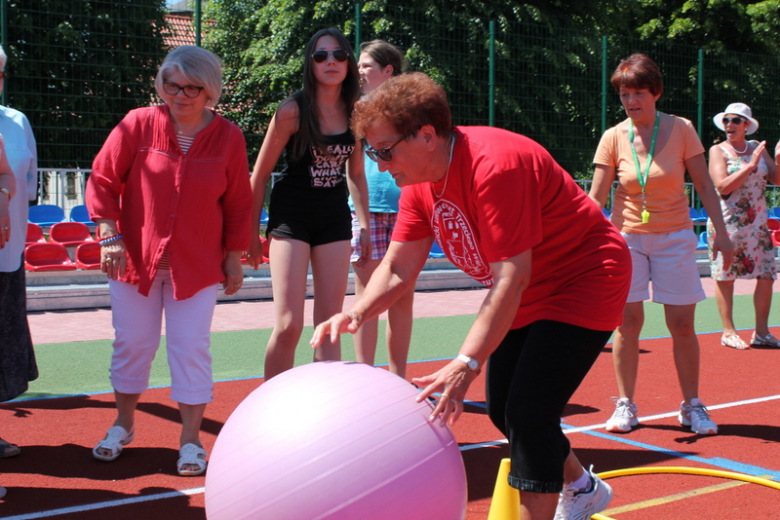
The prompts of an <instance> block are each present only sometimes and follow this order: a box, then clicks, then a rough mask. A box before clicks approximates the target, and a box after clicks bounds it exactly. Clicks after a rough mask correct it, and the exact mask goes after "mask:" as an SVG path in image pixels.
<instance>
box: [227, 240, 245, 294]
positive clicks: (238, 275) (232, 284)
mask: <svg viewBox="0 0 780 520" xmlns="http://www.w3.org/2000/svg"><path fill="white" fill-rule="evenodd" d="M241 254H242V252H241V251H228V253H227V256H226V257H225V261H224V262H222V271H223V272H224V273H225V279H224V280H223V281H222V288H223V289H225V295H226V296H230V295H231V294H236V293H237V292H238V290H239V289H241V286H242V285H243V283H244V268H243V267H242V266H241Z"/></svg>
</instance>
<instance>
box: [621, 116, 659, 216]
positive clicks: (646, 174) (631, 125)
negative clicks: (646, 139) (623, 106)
mask: <svg viewBox="0 0 780 520" xmlns="http://www.w3.org/2000/svg"><path fill="white" fill-rule="evenodd" d="M660 124H661V114H660V113H659V112H658V111H656V112H655V125H654V127H653V139H652V141H651V142H650V148H649V149H648V150H647V163H645V171H644V175H643V174H642V168H641V167H640V166H639V157H637V155H636V148H635V147H634V122H633V121H632V120H631V118H629V119H628V140H629V141H630V143H631V154H632V155H633V156H634V167H635V168H636V176H637V178H638V180H639V185H640V186H642V223H643V224H647V223H648V222H650V212H649V211H648V210H647V204H646V202H645V185H646V184H647V178H648V177H649V175H650V164H652V162H653V152H654V151H655V139H656V137H658V127H659V126H660Z"/></svg>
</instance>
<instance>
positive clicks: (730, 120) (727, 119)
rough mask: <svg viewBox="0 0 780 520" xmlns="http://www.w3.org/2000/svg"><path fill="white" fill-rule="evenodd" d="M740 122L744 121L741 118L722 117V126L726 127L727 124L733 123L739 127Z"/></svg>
mask: <svg viewBox="0 0 780 520" xmlns="http://www.w3.org/2000/svg"><path fill="white" fill-rule="evenodd" d="M742 121H744V119H742V118H741V117H724V118H723V126H726V125H727V124H729V123H734V124H735V125H741V124H742Z"/></svg>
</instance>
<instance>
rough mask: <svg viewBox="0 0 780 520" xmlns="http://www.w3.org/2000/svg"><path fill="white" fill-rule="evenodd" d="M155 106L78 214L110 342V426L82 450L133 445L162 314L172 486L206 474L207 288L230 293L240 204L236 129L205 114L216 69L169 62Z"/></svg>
mask: <svg viewBox="0 0 780 520" xmlns="http://www.w3.org/2000/svg"><path fill="white" fill-rule="evenodd" d="M155 88H156V89H157V93H158V94H159V96H160V97H161V98H162V100H163V101H164V102H165V104H164V105H159V106H153V107H148V108H139V109H136V110H133V111H131V112H130V113H129V114H127V116H125V118H124V119H123V120H122V122H120V123H119V125H118V126H117V127H116V128H114V130H113V131H112V132H111V135H109V137H108V139H107V140H106V142H105V144H104V145H103V148H102V149H101V150H100V153H99V154H98V156H97V157H96V158H95V162H94V164H93V166H92V168H93V169H92V175H91V176H90V178H89V183H88V185H87V194H86V197H87V206H88V207H89V211H90V215H91V217H92V220H94V221H95V222H97V223H98V233H99V236H100V237H101V242H100V243H101V245H102V246H103V247H102V250H101V269H102V270H103V272H105V273H106V274H107V275H108V278H109V289H110V292H111V307H112V311H113V324H114V329H115V331H116V339H115V340H114V344H113V346H114V351H113V356H112V360H111V383H112V385H113V387H114V393H115V396H116V405H117V419H116V421H115V422H114V425H113V426H112V427H111V428H110V429H109V430H108V433H107V434H106V436H105V438H104V439H103V440H102V441H100V443H98V445H97V446H96V447H95V448H94V449H93V450H92V453H93V455H94V456H95V458H97V459H99V460H104V461H112V460H114V459H116V458H117V457H118V456H119V455H120V454H121V452H122V449H123V447H124V446H126V445H127V444H129V443H130V441H132V440H133V437H134V435H135V427H134V426H135V422H134V415H135V408H136V405H137V403H138V399H139V397H140V396H141V393H142V392H143V391H144V390H146V388H147V386H148V382H149V372H150V368H151V363H152V360H153V359H154V356H155V353H156V351H157V348H158V347H159V345H160V335H161V325H162V323H161V322H162V315H163V313H164V314H165V322H166V345H167V351H168V364H169V365H170V371H171V399H173V400H174V401H177V402H178V403H179V410H180V412H181V419H182V432H181V438H180V447H181V448H180V450H179V455H180V457H179V460H178V462H177V470H178V472H179V474H180V475H200V474H201V473H203V472H204V471H205V470H206V451H205V450H204V449H203V446H202V444H201V442H200V438H199V431H200V425H201V421H202V419H203V413H204V411H205V409H206V404H207V403H208V402H210V401H211V399H212V388H213V383H212V377H211V354H210V352H209V346H210V328H211V319H212V315H213V311H214V306H215V305H216V300H217V290H218V284H219V283H220V282H221V283H222V285H223V287H224V289H225V294H228V295H230V294H234V293H235V292H236V291H238V289H239V288H240V287H241V282H242V280H243V270H242V267H241V253H242V251H244V250H245V249H247V247H248V246H249V240H248V237H249V231H250V221H249V218H250V214H251V210H252V198H251V191H250V187H249V166H248V163H247V155H246V143H245V141H244V137H243V135H242V133H241V130H240V129H239V128H238V127H237V126H236V125H235V124H233V123H230V122H229V121H227V120H226V119H224V118H223V117H221V116H220V115H218V114H217V113H216V112H214V110H213V109H212V108H209V107H213V106H214V105H215V104H216V103H217V101H218V100H219V96H220V93H221V91H222V75H221V63H220V60H219V58H217V57H216V56H215V55H213V54H212V53H210V52H209V51H206V50H204V49H201V48H198V47H193V46H183V47H179V48H177V49H176V50H174V51H172V52H171V53H170V54H169V55H168V57H167V58H166V59H165V61H164V62H163V64H162V66H161V68H160V70H159V72H158V73H157V78H156V80H155Z"/></svg>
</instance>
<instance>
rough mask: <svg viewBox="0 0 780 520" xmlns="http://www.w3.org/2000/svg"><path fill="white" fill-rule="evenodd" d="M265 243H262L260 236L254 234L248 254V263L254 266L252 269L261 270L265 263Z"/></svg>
mask: <svg viewBox="0 0 780 520" xmlns="http://www.w3.org/2000/svg"><path fill="white" fill-rule="evenodd" d="M264 254H265V251H263V243H262V242H261V241H260V235H255V234H254V233H253V234H252V238H251V239H250V240H249V251H247V253H246V259H247V262H249V265H251V266H252V269H259V268H260V264H262V263H263V255H264Z"/></svg>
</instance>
